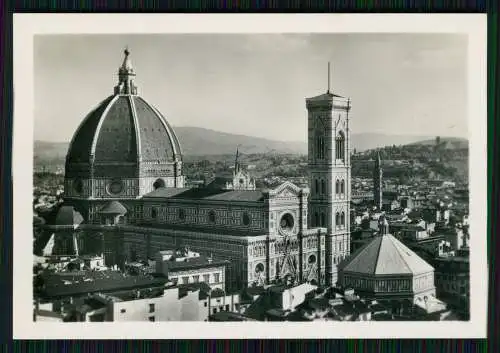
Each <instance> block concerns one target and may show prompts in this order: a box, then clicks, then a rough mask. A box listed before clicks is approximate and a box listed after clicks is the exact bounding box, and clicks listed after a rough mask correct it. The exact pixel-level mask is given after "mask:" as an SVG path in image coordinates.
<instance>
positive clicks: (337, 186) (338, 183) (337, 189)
mask: <svg viewBox="0 0 500 353" xmlns="http://www.w3.org/2000/svg"><path fill="white" fill-rule="evenodd" d="M335 193H336V194H340V182H339V181H338V180H337V181H336V182H335Z"/></svg>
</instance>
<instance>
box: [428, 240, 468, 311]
mask: <svg viewBox="0 0 500 353" xmlns="http://www.w3.org/2000/svg"><path fill="white" fill-rule="evenodd" d="M434 267H435V269H436V294H437V295H438V297H439V298H440V299H443V300H444V301H446V302H448V303H450V304H451V305H453V306H454V307H456V308H457V309H458V311H459V312H461V313H463V314H467V313H468V312H469V298H470V264H469V249H468V248H463V249H460V250H457V251H455V252H453V253H451V254H450V253H445V254H442V256H438V257H436V258H435V259H434Z"/></svg>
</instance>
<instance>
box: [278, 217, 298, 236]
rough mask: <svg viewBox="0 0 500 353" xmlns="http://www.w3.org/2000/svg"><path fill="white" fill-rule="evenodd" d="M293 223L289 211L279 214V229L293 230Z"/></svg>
mask: <svg viewBox="0 0 500 353" xmlns="http://www.w3.org/2000/svg"><path fill="white" fill-rule="evenodd" d="M294 224H295V220H294V218H293V215H292V214H291V213H285V214H284V215H283V216H281V219H280V229H281V231H283V232H285V233H291V232H292V230H293V226H294Z"/></svg>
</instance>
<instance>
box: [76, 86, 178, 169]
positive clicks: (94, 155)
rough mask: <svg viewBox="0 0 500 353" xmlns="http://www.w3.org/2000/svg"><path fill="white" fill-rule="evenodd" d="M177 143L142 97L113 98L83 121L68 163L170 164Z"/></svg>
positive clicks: (158, 114)
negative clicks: (141, 162)
mask: <svg viewBox="0 0 500 353" xmlns="http://www.w3.org/2000/svg"><path fill="white" fill-rule="evenodd" d="M176 158H177V159H180V158H181V151H180V145H179V141H178V140H177V137H176V136H175V133H174V131H173V129H172V128H171V127H170V125H169V124H168V123H167V121H166V120H165V118H164V117H163V116H162V115H161V114H160V113H159V112H158V110H156V109H155V108H154V107H153V106H151V105H150V104H148V103H147V102H146V101H145V100H144V99H143V98H141V97H139V96H136V95H121V94H119V95H114V96H111V97H108V98H106V99H105V100H104V101H102V102H101V103H100V104H99V105H98V106H97V107H96V108H95V109H94V110H92V111H91V112H90V114H89V115H88V116H87V117H86V118H85V119H84V121H83V122H82V124H81V125H80V127H79V128H78V130H77V132H76V133H75V135H74V138H73V141H72V143H71V145H70V147H69V151H68V156H67V162H68V163H81V162H83V163H92V162H94V163H110V162H119V163H123V162H139V161H144V162H156V163H159V162H163V163H164V162H172V161H174V160H175V159H176Z"/></svg>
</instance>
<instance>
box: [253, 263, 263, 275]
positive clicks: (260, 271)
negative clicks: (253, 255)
mask: <svg viewBox="0 0 500 353" xmlns="http://www.w3.org/2000/svg"><path fill="white" fill-rule="evenodd" d="M262 272H264V265H263V264H262V263H259V264H257V266H255V273H262Z"/></svg>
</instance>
